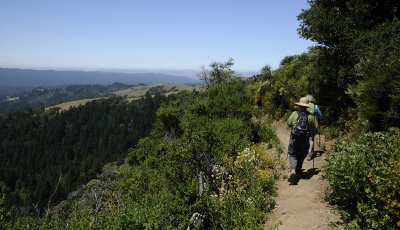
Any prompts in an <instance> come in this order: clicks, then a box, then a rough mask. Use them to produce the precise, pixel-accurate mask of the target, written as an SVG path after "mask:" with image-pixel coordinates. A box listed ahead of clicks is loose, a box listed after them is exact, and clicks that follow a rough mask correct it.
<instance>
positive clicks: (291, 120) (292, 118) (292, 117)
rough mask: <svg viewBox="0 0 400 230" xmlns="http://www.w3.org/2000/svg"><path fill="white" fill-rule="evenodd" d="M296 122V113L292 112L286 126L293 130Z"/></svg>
mask: <svg viewBox="0 0 400 230" xmlns="http://www.w3.org/2000/svg"><path fill="white" fill-rule="evenodd" d="M296 122H297V113H296V112H293V113H292V114H291V115H290V117H289V119H288V120H287V125H288V126H289V127H290V128H293V127H294V126H295V125H296Z"/></svg>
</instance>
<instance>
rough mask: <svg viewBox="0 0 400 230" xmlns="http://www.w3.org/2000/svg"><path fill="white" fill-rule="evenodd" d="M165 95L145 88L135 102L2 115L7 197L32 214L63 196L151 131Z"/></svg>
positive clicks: (2, 176)
mask: <svg viewBox="0 0 400 230" xmlns="http://www.w3.org/2000/svg"><path fill="white" fill-rule="evenodd" d="M167 100H168V99H167V98H166V97H165V96H161V95H156V96H155V97H154V98H152V97H151V96H150V95H149V94H147V95H146V97H144V98H143V99H141V100H136V101H134V102H131V103H128V102H127V101H126V100H124V99H123V98H111V99H103V100H97V101H93V102H90V103H88V104H86V105H85V106H79V107H75V108H71V109H70V110H68V111H64V112H60V113H59V112H57V111H56V109H51V110H49V111H44V110H43V109H39V110H25V111H22V112H17V113H15V114H10V115H8V116H6V117H2V118H0V127H1V129H0V139H1V140H2V141H1V145H0V164H1V166H0V182H1V189H2V192H3V193H4V194H5V195H6V201H7V202H8V204H12V205H15V206H16V207H18V208H19V209H20V210H21V211H22V213H23V214H28V213H32V212H34V211H35V212H36V211H37V212H41V211H42V210H43V208H44V207H45V206H47V205H53V204H55V203H57V202H58V201H60V200H61V199H64V198H65V197H66V196H67V195H68V193H70V192H72V191H74V190H75V189H76V188H77V186H79V185H82V184H83V183H86V182H87V181H88V180H90V179H92V178H95V177H96V176H97V175H98V174H99V173H100V171H101V168H102V166H103V165H104V164H105V163H108V162H110V161H115V160H123V159H124V157H125V155H126V151H127V149H128V148H130V147H134V146H135V145H136V143H137V141H138V139H139V138H140V137H143V136H145V135H147V134H148V133H149V131H150V129H151V126H152V124H153V122H154V119H155V112H156V110H157V108H158V107H159V106H160V104H161V103H164V102H165V101H167ZM53 193H54V194H53ZM36 208H37V210H35V209H36Z"/></svg>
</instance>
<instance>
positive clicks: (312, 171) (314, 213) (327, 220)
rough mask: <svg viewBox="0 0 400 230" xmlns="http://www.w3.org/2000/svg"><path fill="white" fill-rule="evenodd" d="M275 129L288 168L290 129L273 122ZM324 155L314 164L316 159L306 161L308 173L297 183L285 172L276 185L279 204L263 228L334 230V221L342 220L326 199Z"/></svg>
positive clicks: (278, 122)
mask: <svg viewBox="0 0 400 230" xmlns="http://www.w3.org/2000/svg"><path fill="white" fill-rule="evenodd" d="M274 128H275V130H276V133H277V135H278V138H279V140H280V142H281V145H282V147H283V150H284V153H283V154H282V156H281V158H282V160H283V161H284V162H285V164H286V167H287V165H288V159H287V146H288V143H289V135H290V130H289V129H288V128H287V126H286V123H284V122H281V121H277V122H274ZM322 143H324V141H323V140H322ZM322 158H323V156H322V157H317V158H315V159H314V166H313V161H307V160H305V161H304V164H303V172H304V174H305V175H304V176H303V177H302V179H301V180H300V181H299V183H298V185H289V184H288V182H287V176H286V175H287V170H285V171H284V172H282V176H281V178H280V180H279V181H278V184H277V186H278V197H277V199H276V201H277V206H276V208H275V209H274V210H273V212H272V214H270V216H269V218H268V221H267V223H266V224H265V227H264V229H266V230H271V229H282V230H291V229H296V230H302V229H307V230H311V229H318V230H321V229H335V227H334V224H333V223H336V222H338V221H340V217H339V215H337V214H335V213H334V211H333V209H332V207H330V206H329V205H328V204H327V203H326V202H325V201H324V200H323V197H324V193H325V191H326V186H327V184H326V181H323V180H322V179H321V174H322V173H321V172H320V168H321V165H322V163H323V159H322Z"/></svg>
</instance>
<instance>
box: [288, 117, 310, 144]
mask: <svg viewBox="0 0 400 230" xmlns="http://www.w3.org/2000/svg"><path fill="white" fill-rule="evenodd" d="M297 115H298V118H297V124H296V126H295V127H294V128H293V129H292V137H293V138H294V139H308V138H309V137H310V136H311V129H310V124H309V122H308V115H309V113H308V112H306V111H297Z"/></svg>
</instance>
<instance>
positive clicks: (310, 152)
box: [305, 94, 322, 161]
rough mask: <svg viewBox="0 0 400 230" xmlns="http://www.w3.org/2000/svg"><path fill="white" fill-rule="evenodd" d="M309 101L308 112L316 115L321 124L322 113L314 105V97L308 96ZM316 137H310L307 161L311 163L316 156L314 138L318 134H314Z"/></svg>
mask: <svg viewBox="0 0 400 230" xmlns="http://www.w3.org/2000/svg"><path fill="white" fill-rule="evenodd" d="M305 97H306V98H307V99H308V102H309V104H310V105H309V107H308V108H307V111H308V112H309V113H311V114H314V115H315V116H316V117H317V119H318V122H321V120H322V112H321V110H320V109H319V107H318V105H316V104H314V97H313V96H312V95H310V94H308V95H307V96H305ZM313 134H314V135H311V137H310V147H309V148H308V154H307V160H308V161H310V160H312V159H313V158H314V157H315V156H314V138H315V135H316V134H317V132H315V133H313Z"/></svg>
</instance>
